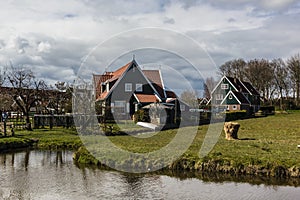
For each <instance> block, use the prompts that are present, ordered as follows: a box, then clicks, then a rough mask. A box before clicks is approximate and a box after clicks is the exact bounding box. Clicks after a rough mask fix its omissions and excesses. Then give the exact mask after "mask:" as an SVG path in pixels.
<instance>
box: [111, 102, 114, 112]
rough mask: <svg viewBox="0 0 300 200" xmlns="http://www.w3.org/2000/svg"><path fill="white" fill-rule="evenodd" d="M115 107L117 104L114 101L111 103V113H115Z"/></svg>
mask: <svg viewBox="0 0 300 200" xmlns="http://www.w3.org/2000/svg"><path fill="white" fill-rule="evenodd" d="M114 107H115V104H114V103H110V110H111V113H114Z"/></svg>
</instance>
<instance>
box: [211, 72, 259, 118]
mask: <svg viewBox="0 0 300 200" xmlns="http://www.w3.org/2000/svg"><path fill="white" fill-rule="evenodd" d="M208 104H212V105H214V106H218V107H219V108H220V109H221V110H222V109H223V110H227V111H237V110H246V111H247V112H248V114H253V113H255V112H257V111H258V110H259V108H260V95H259V92H257V90H256V89H255V88H254V87H253V86H252V84H251V83H249V82H245V81H241V80H239V79H237V78H232V77H229V76H223V77H222V78H221V80H220V81H219V83H218V84H217V85H216V87H215V88H214V89H213V90H212V92H211V99H210V100H209V102H208Z"/></svg>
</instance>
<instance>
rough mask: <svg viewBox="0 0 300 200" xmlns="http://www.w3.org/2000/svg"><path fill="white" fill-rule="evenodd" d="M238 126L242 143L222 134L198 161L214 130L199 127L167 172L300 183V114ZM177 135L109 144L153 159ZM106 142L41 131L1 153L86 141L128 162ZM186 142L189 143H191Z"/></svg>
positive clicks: (82, 153) (82, 156) (83, 155)
mask: <svg viewBox="0 0 300 200" xmlns="http://www.w3.org/2000/svg"><path fill="white" fill-rule="evenodd" d="M237 122H238V123H240V125H241V127H240V130H239V133H238V136H239V140H231V141H228V140H225V135H224V133H223V132H222V134H221V135H220V137H219V139H218V142H217V144H216V145H215V146H214V148H213V150H212V151H211V152H210V153H209V154H208V155H206V156H205V157H203V158H199V156H198V155H199V151H200V148H201V145H202V143H203V139H204V137H205V134H206V132H207V130H208V127H209V125H203V126H199V127H196V130H197V133H196V136H195V138H194V140H193V141H192V144H191V146H190V147H189V149H188V150H187V151H185V153H184V154H183V155H182V156H181V157H180V158H179V159H176V160H175V161H174V162H172V163H171V164H169V165H168V166H167V168H169V169H176V170H199V171H201V170H203V171H221V172H225V173H243V174H266V175H272V176H276V175H280V176H285V175H290V176H297V177H298V176H299V177H300V148H297V145H300V112H296V111H294V112H290V113H289V114H276V115H274V116H268V117H262V118H254V119H246V120H239V121H237ZM194 130H195V127H185V128H183V129H182V131H183V132H184V133H185V134H192V132H193V131H194ZM176 133H177V130H176V129H174V130H166V131H161V132H159V133H157V134H153V133H152V135H151V133H145V134H144V135H142V136H140V137H137V136H135V137H132V136H128V135H123V136H122V135H120V136H109V137H108V139H109V141H110V142H111V143H112V144H114V145H115V146H116V147H118V148H120V149H123V150H127V151H129V152H136V153H147V152H152V151H156V150H159V149H161V148H163V147H165V146H167V145H168V144H169V143H170V142H171V141H172V140H173V139H174V137H176ZM103 138H107V137H104V136H99V135H96V136H94V135H88V136H82V137H81V138H80V137H79V136H78V135H77V133H76V131H75V130H72V129H63V128H56V129H53V130H49V129H36V130H34V131H33V132H28V131H18V132H17V133H16V136H15V137H9V138H0V147H1V146H2V145H3V144H5V143H7V142H8V141H10V142H11V141H19V142H20V141H23V140H30V139H34V140H38V148H42V149H47V148H51V149H53V148H69V149H74V150H75V149H77V148H78V147H79V146H81V145H82V143H81V139H83V143H84V144H85V145H88V150H89V151H91V152H93V155H97V156H96V157H97V158H102V157H101V156H103V155H104V156H105V157H106V159H107V157H108V160H109V162H113V160H114V159H115V158H116V157H120V156H122V155H118V154H114V152H111V151H110V149H107V148H105V144H104V143H102V141H103ZM180 139H181V141H184V140H185V137H182V138H180ZM180 145H181V144H180V143H177V147H178V148H177V149H179V150H180V149H183V148H184V146H182V148H181V146H180ZM100 147H101V148H100ZM99 149H100V150H101V151H102V154H101V155H98V154H97V153H99V151H98V152H97V150H99ZM171 153H174V152H171ZM107 155H108V156H107ZM75 158H76V159H77V161H79V162H81V163H94V164H97V165H100V164H103V163H99V161H97V160H95V159H94V158H93V157H92V156H91V155H88V151H86V149H85V148H80V150H79V151H77V153H76V156H75ZM122 159H126V158H125V157H124V158H122ZM163 159H164V158H163V156H162V157H157V162H156V163H157V164H159V162H160V161H163ZM100 160H101V159H100ZM113 164H114V165H118V164H122V163H113ZM123 164H124V163H123ZM148 164H149V163H148ZM148 164H147V163H144V164H143V165H144V166H143V167H149V166H148ZM127 165H129V166H131V165H132V166H134V167H140V166H139V165H138V163H135V161H134V159H131V161H130V162H129V163H128V162H127ZM152 167H154V166H152Z"/></svg>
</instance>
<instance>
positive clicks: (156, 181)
mask: <svg viewBox="0 0 300 200" xmlns="http://www.w3.org/2000/svg"><path fill="white" fill-rule="evenodd" d="M0 199H24V200H27V199H39V200H40V199H49V200H55V199H59V200H60V199H63V200H65V199H72V200H76V199H80V200H83V199H205V200H208V199H213V200H215V199H230V200H237V199H239V200H240V199H264V200H268V199H270V200H271V199H272V200H274V199H280V200H284V199H293V200H294V199H300V187H296V186H284V185H276V184H274V185H265V184H264V183H259V182H257V183H255V184H250V183H245V182H232V181H211V180H210V178H209V177H206V178H205V179H203V180H201V179H198V178H177V177H171V176H167V175H163V174H134V175H132V174H125V173H121V172H116V171H107V170H103V169H98V168H96V169H95V168H89V167H78V166H77V165H75V164H74V163H73V160H72V152H70V151H38V150H33V151H22V152H17V153H1V154H0Z"/></svg>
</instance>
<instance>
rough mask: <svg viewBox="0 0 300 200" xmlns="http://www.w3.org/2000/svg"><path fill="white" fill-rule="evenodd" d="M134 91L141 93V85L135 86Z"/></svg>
mask: <svg viewBox="0 0 300 200" xmlns="http://www.w3.org/2000/svg"><path fill="white" fill-rule="evenodd" d="M135 91H136V92H143V84H141V83H137V84H135Z"/></svg>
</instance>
